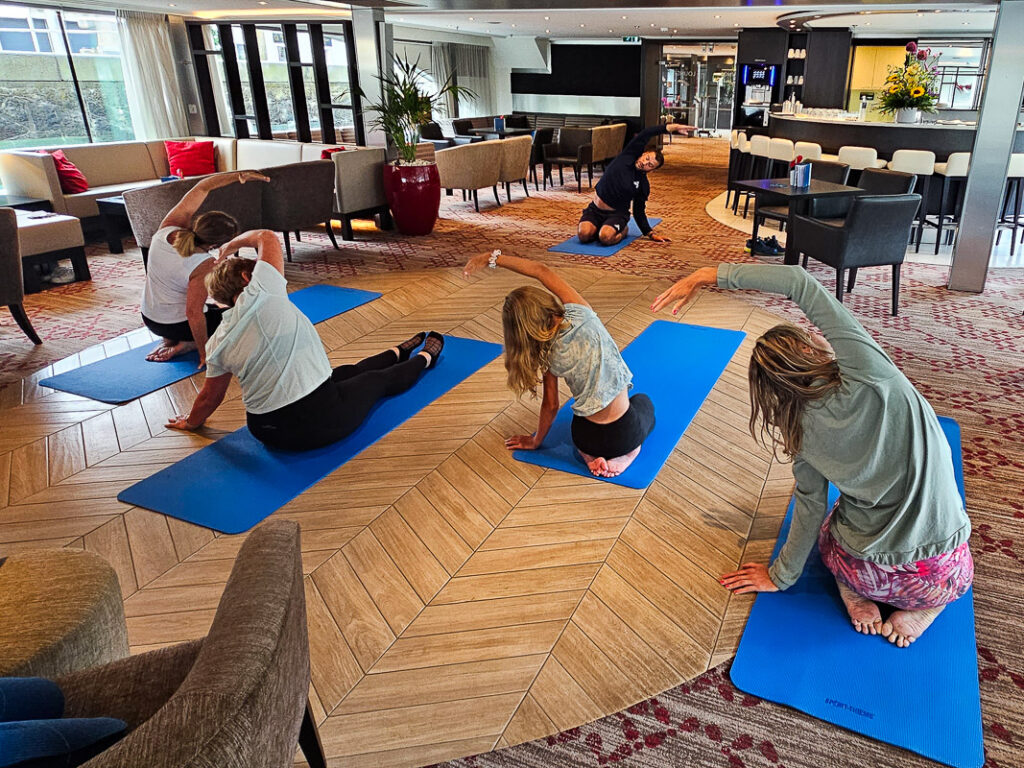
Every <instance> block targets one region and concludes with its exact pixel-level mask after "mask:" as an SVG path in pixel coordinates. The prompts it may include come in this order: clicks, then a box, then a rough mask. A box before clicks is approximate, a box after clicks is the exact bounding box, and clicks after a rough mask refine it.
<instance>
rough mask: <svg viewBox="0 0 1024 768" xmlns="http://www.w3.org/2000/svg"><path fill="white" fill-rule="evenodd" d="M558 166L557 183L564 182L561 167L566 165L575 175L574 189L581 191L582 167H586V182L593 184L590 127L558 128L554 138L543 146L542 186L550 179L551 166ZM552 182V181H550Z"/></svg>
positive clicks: (592, 149) (545, 186)
mask: <svg viewBox="0 0 1024 768" xmlns="http://www.w3.org/2000/svg"><path fill="white" fill-rule="evenodd" d="M553 165H557V166H558V183H559V184H565V177H564V176H563V174H562V169H563V168H564V167H565V166H566V165H568V166H570V167H571V168H572V169H573V173H574V174H575V175H576V191H577V192H582V191H583V176H582V171H583V168H584V167H586V169H587V184H588V185H589V186H593V175H594V145H593V144H592V137H591V129H590V128H572V127H564V128H559V129H558V130H557V131H556V132H555V140H554V141H553V142H552V143H551V144H547V145H545V146H544V188H545V189H547V182H548V180H549V179H551V166H553ZM551 183H552V184H554V181H552V182H551Z"/></svg>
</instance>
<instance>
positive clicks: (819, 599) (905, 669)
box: [732, 419, 985, 768]
mask: <svg viewBox="0 0 1024 768" xmlns="http://www.w3.org/2000/svg"><path fill="white" fill-rule="evenodd" d="M939 421H940V423H941V424H942V429H943V431H944V432H945V433H946V438H947V439H948V440H949V444H950V446H951V447H952V448H953V464H954V467H955V471H956V479H957V485H958V486H959V487H960V494H961V496H963V492H964V490H963V488H964V486H963V464H962V461H961V455H960V427H959V426H958V425H957V423H956V422H955V421H952V420H951V419H939ZM838 495H839V494H838V491H837V490H836V489H835V487H831V488H830V496H829V503H830V504H831V503H834V502H835V499H836V498H837V497H838ZM792 514H793V505H792V504H790V507H789V513H788V514H787V516H786V520H785V522H784V523H783V526H782V531H781V533H780V534H779V541H778V543H777V544H776V547H775V554H778V551H779V548H780V547H781V546H782V542H784V541H785V539H786V534H787V532H788V531H789V524H790V520H791V519H792ZM773 557H774V555H773ZM884 615H885V614H884V612H883V617H884ZM732 681H733V683H735V684H736V687H737V688H739V689H740V690H742V691H746V692H747V693H750V694H753V695H755V696H760V697H761V698H764V699H768V700H769V701H774V702H777V703H779V704H786V705H788V706H790V707H794V708H796V709H799V710H800V711H802V712H806V713H807V714H809V715H813V716H814V717H817V718H820V719H821V720H825V721H827V722H830V723H834V724H836V725H839V726H842V727H843V728H847V729H849V730H851V731H856V732H857V733H862V734H864V735H865V736H870V737H871V738H873V739H878V740H879V741H884V742H886V743H889V744H894V745H896V746H898V747H903V748H904V749H909V750H911V751H912V752H917V753H918V754H921V755H924V756H925V757H928V758H930V759H932V760H937V761H939V762H941V763H945V764H946V765H952V766H956V767H957V768H977V767H978V766H981V765H982V764H983V763H984V762H985V753H984V749H983V747H982V726H981V700H980V694H979V691H978V653H977V646H976V644H975V639H974V596H973V592H968V593H967V594H966V595H964V596H963V597H961V598H960V599H959V600H957V601H956V602H954V603H952V604H951V605H949V606H947V607H946V609H945V610H944V611H943V612H942V613H941V614H939V616H938V617H937V618H936V619H935V621H934V623H933V624H932V625H931V627H929V628H928V631H927V632H925V633H924V634H923V635H921V637H919V638H918V639H917V640H916V641H915V642H914V644H913V645H911V646H910V647H909V648H897V647H896V646H895V645H891V644H890V643H889V642H888V641H887V640H885V639H884V638H881V637H876V636H870V635H868V636H865V635H860V634H858V633H857V632H855V631H854V629H853V627H852V625H851V624H850V620H849V618H848V616H847V614H846V609H845V607H844V606H843V603H842V600H840V598H839V592H838V590H837V589H836V585H835V578H834V577H833V576H832V574H831V572H829V570H828V569H827V568H826V567H825V565H824V564H823V563H822V562H821V557H820V555H819V554H818V548H817V546H815V548H814V551H813V552H812V553H811V556H810V557H809V558H808V560H807V567H806V568H805V569H804V573H803V575H802V576H801V577H800V579H799V581H797V583H796V584H794V585H793V586H792V587H790V588H789V589H787V590H786V591H785V592H771V593H762V594H759V595H758V596H757V599H756V600H755V601H754V607H753V609H752V610H751V612H750V618H749V619H748V621H747V626H746V629H745V630H744V632H743V637H742V639H741V640H740V646H739V650H738V651H737V652H736V660H735V661H734V662H733V665H732Z"/></svg>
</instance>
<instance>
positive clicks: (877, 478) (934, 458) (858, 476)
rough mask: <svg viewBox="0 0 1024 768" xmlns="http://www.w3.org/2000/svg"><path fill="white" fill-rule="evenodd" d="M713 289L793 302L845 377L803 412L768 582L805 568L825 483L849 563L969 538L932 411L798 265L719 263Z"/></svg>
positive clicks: (890, 560)
mask: <svg viewBox="0 0 1024 768" xmlns="http://www.w3.org/2000/svg"><path fill="white" fill-rule="evenodd" d="M718 285H719V286H720V287H722V288H740V289H749V290H759V291H769V292H771V293H781V294H783V295H784V296H787V297H789V298H790V299H792V300H793V301H795V302H796V303H797V304H798V305H799V306H800V309H802V310H803V311H804V314H806V315H807V318H808V319H809V320H810V321H811V322H812V323H814V324H815V325H816V326H817V327H818V328H819V329H820V330H821V332H822V334H824V336H825V338H826V339H828V341H829V343H830V344H831V345H832V349H833V350H834V351H835V356H836V361H837V362H838V363H839V372H840V375H841V377H842V385H841V387H840V389H839V390H838V391H837V392H835V393H834V394H832V395H830V396H828V397H826V398H825V399H823V400H819V401H817V402H814V403H811V404H810V405H808V407H807V408H806V410H805V411H804V416H803V422H802V425H803V447H802V450H801V451H800V454H799V455H798V456H796V457H794V461H793V475H794V476H795V477H796V506H795V508H794V511H793V522H792V525H791V527H790V530H789V536H788V537H787V538H786V543H785V544H784V545H783V547H782V549H781V550H780V551H779V556H778V557H777V558H775V562H773V563H772V565H771V568H770V569H769V572H768V573H769V576H770V577H771V579H772V581H773V582H774V583H775V585H776V586H778V587H779V588H781V589H785V588H786V587H788V586H790V585H791V584H793V583H794V582H795V581H796V580H797V578H799V576H800V573H801V572H802V571H803V568H804V563H805V562H806V560H807V557H808V555H809V554H810V552H811V549H813V547H814V542H815V540H816V538H817V535H818V530H819V528H820V527H821V524H822V522H823V521H824V519H825V516H826V515H827V514H828V511H829V510H828V501H827V495H828V484H829V482H830V481H831V482H832V484H833V485H835V486H836V488H838V489H839V492H840V496H839V505H838V507H837V508H836V512H835V516H834V517H833V519H832V532H833V534H834V535H835V537H836V540H837V541H838V542H839V544H840V545H841V546H842V547H843V549H845V550H846V551H847V552H849V553H850V554H851V555H853V556H854V557H857V558H860V559H862V560H868V561H871V562H874V563H880V564H883V565H897V564H902V563H912V562H916V561H918V560H923V559H925V558H928V557H933V556H935V555H939V554H942V553H943V552H950V551H952V550H953V549H955V548H956V547H958V546H959V545H960V544H962V543H963V542H965V541H967V539H968V537H969V536H970V533H971V523H970V520H969V519H968V517H967V513H966V512H965V511H964V508H963V503H962V501H961V499H960V493H959V491H958V490H957V486H956V479H955V477H954V474H953V461H952V454H951V452H950V448H949V443H948V442H947V441H946V437H945V435H944V434H943V432H942V427H941V426H940V425H939V421H938V418H937V417H936V416H935V411H933V410H932V407H931V405H929V404H928V401H927V400H925V399H924V397H922V396H921V393H920V392H918V391H917V390H916V389H915V388H914V385H913V384H911V383H910V381H908V380H907V377H906V376H904V375H903V373H902V372H901V371H900V370H899V369H898V368H897V367H896V365H895V364H894V363H893V362H892V360H890V359H889V357H888V355H886V354H885V352H883V351H882V348H881V347H879V346H878V344H877V343H876V342H875V340H874V339H873V338H871V336H870V335H869V334H868V332H867V331H866V330H864V328H863V326H861V324H860V323H858V322H857V320H856V318H854V317H853V315H852V314H850V312H849V310H847V309H846V308H845V307H844V306H843V305H842V304H840V303H839V302H838V301H836V299H835V298H833V297H832V295H831V294H829V292H828V291H826V290H825V289H824V288H823V287H822V286H821V285H820V284H819V283H818V282H817V281H816V280H815V279H814V278H812V277H811V276H810V275H808V274H807V272H805V271H804V270H802V269H800V268H799V267H786V266H768V265H760V264H723V265H721V266H720V267H719V268H718Z"/></svg>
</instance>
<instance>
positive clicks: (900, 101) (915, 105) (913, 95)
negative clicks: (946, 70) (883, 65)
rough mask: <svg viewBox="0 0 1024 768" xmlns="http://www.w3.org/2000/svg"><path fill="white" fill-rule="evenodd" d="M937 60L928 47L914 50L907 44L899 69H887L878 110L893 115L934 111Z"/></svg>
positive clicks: (913, 46)
mask: <svg viewBox="0 0 1024 768" xmlns="http://www.w3.org/2000/svg"><path fill="white" fill-rule="evenodd" d="M938 64H939V57H938V56H932V50H931V48H918V47H917V43H915V42H913V41H911V42H909V43H907V56H906V59H905V60H904V62H903V66H902V67H889V76H888V77H887V78H886V79H885V86H884V88H883V89H882V98H881V102H882V103H881V106H880V107H879V109H878V111H879V112H882V113H883V114H893V113H895V112H898V111H899V110H901V109H920V110H922V111H924V112H934V111H935V107H936V103H937V101H938V98H939V92H938V81H939V66H938Z"/></svg>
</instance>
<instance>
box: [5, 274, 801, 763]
mask: <svg viewBox="0 0 1024 768" xmlns="http://www.w3.org/2000/svg"><path fill="white" fill-rule="evenodd" d="M567 276H568V277H569V279H570V280H571V281H572V282H573V283H574V284H575V285H577V286H578V287H579V288H580V289H581V290H582V292H583V293H584V295H586V296H587V297H588V299H589V300H590V301H591V302H592V303H593V305H594V306H595V309H596V310H597V311H598V313H599V314H600V315H601V317H602V319H603V320H604V322H605V323H606V324H607V326H608V328H609V330H610V331H611V332H612V335H613V336H614V337H615V339H616V341H617V342H618V343H619V344H620V345H625V344H627V343H628V342H629V341H630V340H631V339H632V338H634V337H635V336H636V335H637V334H638V333H640V331H642V330H643V329H644V328H645V327H646V326H647V325H648V324H649V323H650V322H652V321H653V320H654V319H655V317H654V316H653V315H652V314H651V313H650V311H649V310H648V309H647V307H648V305H649V304H650V301H651V300H652V298H653V297H654V296H655V295H657V293H659V292H660V291H661V290H663V289H664V288H665V287H666V286H667V282H665V281H663V280H648V279H643V278H636V277H629V276H623V275H618V274H614V273H612V274H609V273H607V272H603V271H599V270H595V269H592V268H587V267H573V268H570V269H569V270H567ZM345 282H346V284H347V285H351V286H353V287H367V288H369V287H373V288H375V289H377V290H382V291H384V296H383V297H382V298H381V299H380V300H378V301H376V302H373V303H371V304H369V305H365V306H363V307H360V308H359V309H356V310H353V311H351V312H348V313H345V314H343V315H341V316H339V317H336V318H334V319H332V320H330V321H327V322H326V323H323V324H321V325H320V326H318V330H319V331H320V335H321V337H322V338H323V339H324V342H325V344H326V345H327V347H328V348H329V349H330V357H331V360H332V362H334V363H340V362H348V361H353V360H355V359H358V358H360V357H363V356H365V355H366V354H368V353H371V352H374V351H377V350H378V349H380V348H384V347H387V346H389V345H390V344H392V343H394V342H395V341H396V340H400V339H404V338H406V337H407V336H408V335H409V334H410V332H412V331H414V330H419V329H421V328H434V329H438V330H441V331H444V332H447V333H454V334H458V335H463V336H469V337H473V338H479V339H483V340H488V341H500V307H501V301H502V299H503V297H504V294H505V293H506V292H507V291H508V290H509V289H511V288H513V287H515V286H516V285H519V284H520V283H521V282H522V278H519V277H517V276H515V275H511V274H491V275H487V276H485V277H483V278H480V279H474V280H472V281H466V280H464V279H463V278H462V277H461V275H460V274H459V272H458V271H457V270H454V269H443V270H434V271H430V272H412V273H388V274H385V275H377V276H373V277H365V278H355V279H352V280H347V281H345ZM682 320H683V321H685V322H691V323H700V324H708V325H717V326H722V327H730V328H737V329H743V330H746V331H747V332H748V333H749V334H752V335H756V334H757V333H759V332H760V331H761V330H763V329H764V328H766V327H767V326H769V325H771V324H773V323H774V322H775V318H774V317H773V316H772V315H770V314H768V313H766V312H764V311H762V310H758V309H756V308H754V307H752V306H751V305H750V304H747V303H745V302H743V301H740V300H736V299H730V298H727V297H723V296H716V295H710V294H709V295H706V296H704V297H703V298H702V299H701V300H700V301H698V302H697V303H696V304H695V305H693V307H692V308H691V309H690V310H689V311H688V312H687V313H686V315H685V316H684V317H682ZM129 338H130V341H131V343H149V337H148V335H146V334H144V333H137V334H134V335H133V336H132V337H129ZM750 343H751V342H750V339H748V341H747V342H746V343H745V344H744V346H743V347H741V349H740V351H739V352H738V353H737V355H736V357H735V359H734V360H733V362H732V363H731V364H730V366H729V368H728V369H727V371H726V373H725V375H724V376H723V377H722V379H721V380H720V381H719V383H718V385H717V386H716V387H715V389H714V391H713V393H712V394H711V396H710V398H709V399H708V401H707V402H706V403H705V404H704V407H703V408H702V410H701V412H700V414H699V416H698V417H697V419H696V421H695V422H694V424H693V425H692V426H691V427H690V429H689V430H688V431H687V433H686V435H685V437H684V438H683V440H682V441H681V442H680V444H679V445H678V447H677V448H676V450H675V452H674V453H673V455H672V457H671V459H670V460H669V462H668V464H667V466H666V467H665V468H664V469H663V470H662V472H661V474H660V475H659V477H658V480H657V481H656V482H655V483H654V484H653V485H652V486H651V487H650V488H649V489H648V490H647V491H646V492H642V491H634V490H630V489H625V488H621V487H618V486H613V485H610V484H607V483H603V482H600V481H597V480H589V479H585V478H579V477H575V476H569V475H565V474H563V473H559V472H555V471H551V470H542V469H540V468H537V467H533V466H529V465H525V464H521V463H519V462H515V461H513V460H512V459H511V456H510V455H509V453H508V452H507V450H506V449H505V448H504V445H503V438H504V436H505V435H507V434H510V433H513V432H522V431H530V430H532V429H533V427H534V426H535V419H536V413H535V406H534V405H533V404H532V403H531V402H530V401H529V400H525V401H523V402H515V401H514V400H513V399H512V398H511V397H510V395H509V392H508V390H507V389H506V387H505V383H504V370H503V368H502V363H501V361H500V360H497V361H495V362H494V363H492V364H490V365H489V366H487V367H486V368H484V369H483V370H481V371H480V372H479V373H477V374H476V375H474V376H473V377H471V378H470V379H468V380H467V381H466V382H464V383H463V384H461V385H460V386H458V387H456V388H455V389H454V390H452V391H451V392H449V393H448V394H446V395H445V396H443V397H442V398H441V399H440V400H438V401H437V402H435V403H434V404H432V405H430V406H429V407H427V408H426V409H425V410H424V411H422V412H421V413H420V414H419V415H417V416H416V417H414V418H413V419H411V420H410V421H408V422H407V423H406V424H404V425H403V426H401V427H399V428H398V429H396V430H395V431H394V432H392V433H391V434H389V435H388V436H387V437H386V438H384V439H383V440H381V441H380V442H379V443H377V444H376V445H374V446H373V447H371V448H370V449H368V450H367V451H366V452H364V453H363V454H362V455H360V456H359V457H358V458H357V459H355V460H353V461H351V462H349V463H348V464H347V465H345V466H344V467H342V468H341V469H340V470H338V471H337V472H335V473H334V474H332V475H331V476H330V477H328V478H327V479H326V480H324V481H323V482H321V483H320V484H318V485H317V486H315V487H314V488H313V489H311V490H310V491H308V492H307V493H305V494H303V495H302V496H300V497H299V498H297V499H296V500H295V501H293V502H292V503H290V504H288V505H287V506H286V507H284V508H283V509H282V510H280V511H279V512H278V513H277V516H279V517H285V518H289V519H293V520H296V521H298V522H299V523H300V524H301V525H302V531H303V550H304V553H305V555H304V557H305V569H306V573H307V582H306V583H307V610H308V614H309V628H310V645H311V652H312V670H313V672H312V675H313V690H312V699H313V701H314V702H315V706H316V709H317V713H318V716H319V717H320V718H321V736H322V738H323V741H324V745H325V748H326V751H327V754H328V755H329V756H330V757H331V758H333V760H332V764H334V765H360V766H363V765H417V764H424V763H429V762H432V761H435V760H440V759H443V758H448V757H456V756H461V755H464V754H472V753H475V752H479V751H484V750H487V749H491V748H494V747H495V746H503V745H506V744H513V743H517V742H520V741H524V740H528V739H533V738H536V737H539V736H543V735H546V734H548V733H554V732H556V731H559V730H563V729H566V728H569V727H572V726H576V725H580V724H582V723H584V722H587V721H590V720H593V719H595V718H597V717H599V716H601V715H604V714H609V713H612V712H615V711H618V710H620V709H622V708H623V707H625V706H628V705H629V704H632V703H634V702H635V701H638V700H640V699H643V698H645V697H647V696H649V695H652V694H655V693H658V692H660V691H662V690H665V689H667V688H669V687H671V686H673V685H676V684H678V683H679V682H681V681H683V680H687V679H690V678H692V677H693V676H694V675H696V674H698V673H700V672H703V671H704V670H705V669H707V668H708V667H709V666H713V665H715V664H717V663H718V662H719V661H721V660H723V659H725V658H727V657H729V656H730V655H732V653H733V652H734V649H735V645H736V643H737V641H738V638H739V634H740V630H741V629H742V625H743V621H744V619H745V616H746V612H747V610H748V608H749V604H750V601H749V599H742V598H740V599H734V600H732V601H730V599H729V596H728V594H727V593H726V592H725V590H723V589H722V588H721V587H720V586H719V585H718V584H717V581H716V577H717V575H718V574H720V573H721V572H723V571H724V570H726V569H729V568H731V567H733V566H734V565H736V564H738V563H739V562H740V561H741V560H750V559H763V558H765V557H767V556H768V554H769V550H770V548H771V545H772V541H773V538H774V536H775V534H776V532H777V529H778V525H779V522H780V520H781V515H782V514H783V511H784V507H785V504H786V503H787V501H788V497H789V494H790V492H791V486H792V478H791V476H790V475H789V472H788V468H787V467H785V466H783V465H778V464H775V463H774V462H773V461H772V459H771V457H770V456H769V455H767V454H766V453H765V452H764V451H763V450H762V449H760V448H759V447H758V446H756V445H755V444H754V442H753V441H752V440H751V438H750V437H749V435H748V434H747V432H746V422H747V401H746V383H745V360H746V353H747V352H748V350H749V345H750ZM110 347H111V348H110V349H109V350H108V352H114V351H116V350H117V347H116V346H115V345H110ZM675 353H678V352H675ZM100 354H102V351H101V350H99V349H98V350H95V351H94V352H93V353H89V354H83V355H82V358H83V359H84V360H88V359H92V357H93V355H97V356H98V355H100ZM198 379H199V377H195V378H194V379H192V380H186V381H183V382H180V383H179V384H177V385H174V386H172V387H168V388H167V389H165V390H162V391H158V392H155V393H153V394H151V395H148V396H146V397H144V398H142V399H141V400H140V401H137V402H134V403H129V404H127V405H123V406H119V407H110V406H105V405H102V404H98V403H95V402H92V401H89V400H83V399H79V398H76V397H73V396H68V395H64V394H61V393H52V394H51V393H50V392H49V390H43V389H39V388H33V387H32V386H31V385H29V386H26V387H25V389H24V399H25V402H24V403H23V404H21V405H13V404H11V403H7V405H8V407H7V408H5V409H4V410H3V411H2V413H3V426H2V427H0V451H3V453H2V454H0V473H2V474H0V478H2V480H0V498H2V499H3V502H4V505H3V507H2V509H0V519H2V523H0V554H2V553H3V552H10V551H13V550H15V549H19V548H23V547H35V546H41V545H42V546H77V547H85V548H86V549H89V550H93V551H96V552H99V553H100V554H102V555H103V556H105V557H107V558H108V559H109V560H110V561H111V562H113V563H114V564H115V565H116V567H117V570H118V573H119V575H120V578H121V584H122V587H123V590H124V594H125V611H126V614H127V617H128V626H129V637H130V641H131V644H132V647H133V650H134V651H136V652H138V651H144V650H147V649H150V648H154V647H159V646H161V645H164V644H167V643H174V642H179V641H182V640H187V639H190V638H194V637H199V636H202V635H203V634H204V633H205V632H206V630H207V628H208V626H209V624H210V622H211V620H212V617H213V613H214V609H215V607H216V605H217V601H218V599H219V596H220V593H221V591H222V589H223V585H224V582H225V581H226V579H227V575H228V573H229V571H230V568H231V564H232V558H233V556H234V554H235V553H236V551H237V549H238V547H239V544H240V542H241V538H242V537H237V536H216V535H214V534H213V533H212V532H211V531H209V530H206V529H201V528H197V527H195V526H193V525H190V524H188V523H183V522H179V521H177V520H174V519H169V518H166V517H164V516H162V515H157V514H154V513H151V512H148V511H146V510H143V509H139V508H130V507H128V506H127V505H125V504H121V503H119V502H117V501H116V500H115V497H116V495H117V493H118V492H119V491H120V490H121V489H122V488H124V487H126V486H128V485H130V484H132V483H133V482H135V481H136V480H139V479H141V478H144V477H146V476H148V475H150V474H152V473H153V472H154V471H156V470H158V469H160V468H162V467H163V466H166V465H167V464H169V463H171V462H174V461H177V460H178V459H180V458H182V457H183V456H185V455H187V454H188V453H190V452H192V451H194V450H196V449H197V448H198V447H200V446H202V445H204V444H206V443H207V442H208V441H209V440H211V439H216V438H217V437H218V436H220V435H222V434H223V433H224V432H225V431H227V430H233V429H235V428H237V427H238V426H240V425H241V424H243V423H244V411H243V409H242V405H241V400H240V399H238V394H239V393H238V391H237V390H235V391H233V393H232V399H231V400H230V401H229V402H227V403H226V404H225V405H224V406H222V407H221V409H220V410H219V411H218V412H217V413H216V414H215V416H214V417H213V418H212V419H211V421H210V423H209V426H208V428H207V429H206V430H205V431H204V433H203V434H201V435H184V434H180V433H169V432H167V431H165V430H164V429H163V426H162V425H163V422H164V419H165V418H166V417H167V416H168V415H170V414H172V413H174V412H177V411H179V410H182V409H183V408H184V407H186V406H187V405H188V404H189V403H190V401H191V397H192V395H193V393H194V392H195V389H196V386H197V385H198V383H199V381H198ZM723 435H727V436H728V439H725V440H723V439H722V438H723ZM439 436H443V437H441V438H440V439H439Z"/></svg>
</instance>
